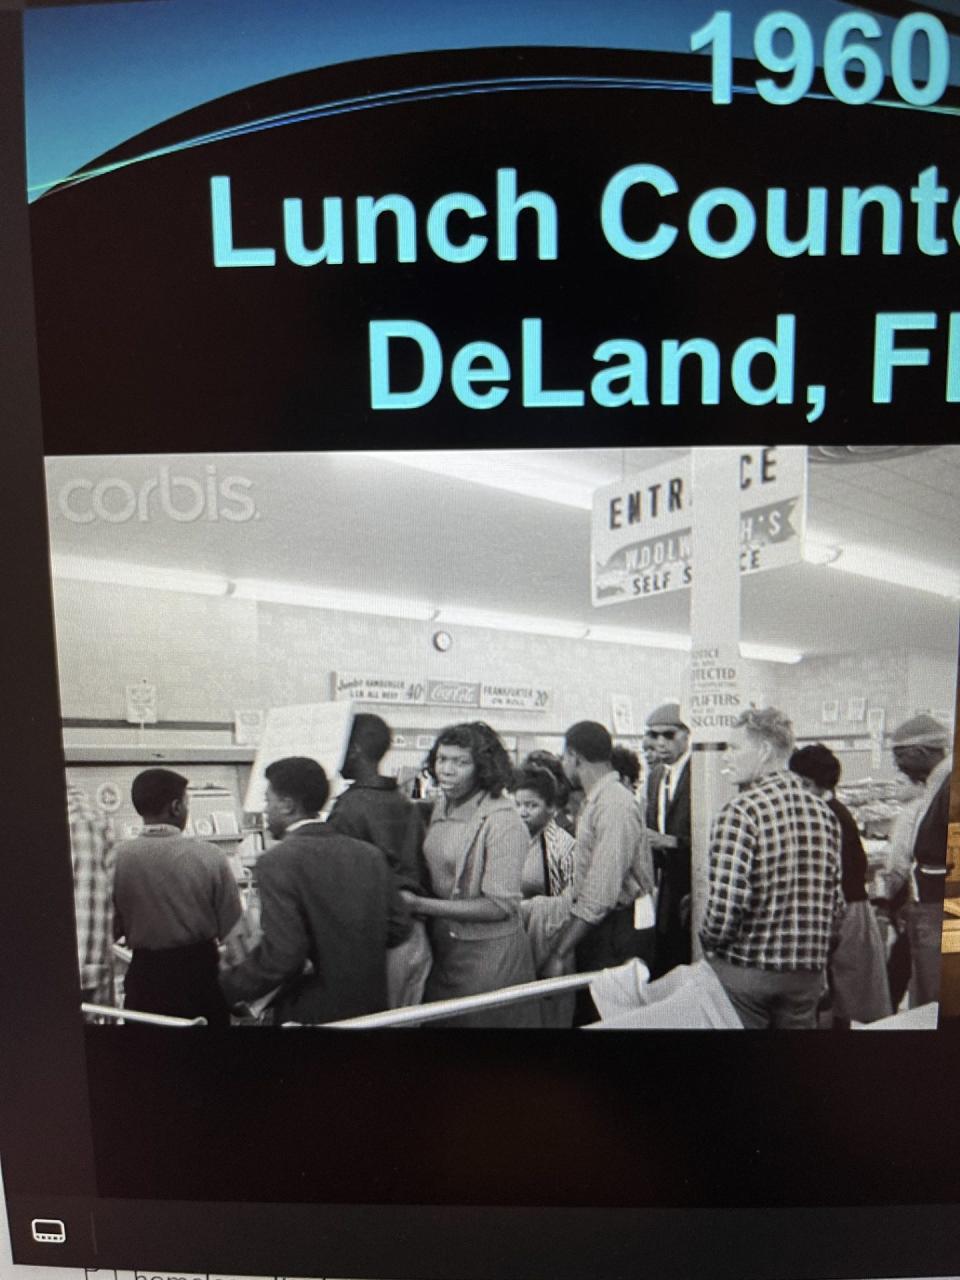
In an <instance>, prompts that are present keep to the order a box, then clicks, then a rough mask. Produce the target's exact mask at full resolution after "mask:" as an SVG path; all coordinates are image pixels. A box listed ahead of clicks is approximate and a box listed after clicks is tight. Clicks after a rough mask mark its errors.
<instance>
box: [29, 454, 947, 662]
mask: <svg viewBox="0 0 960 1280" xmlns="http://www.w3.org/2000/svg"><path fill="white" fill-rule="evenodd" d="M686 452H687V450H685V449H629V450H621V449H592V450H578V451H570V450H566V451H559V450H552V451H551V450H540V451H536V452H534V451H530V450H518V451H515V452H511V453H507V452H502V451H501V452H497V453H479V452H475V453H469V454H467V453H463V454H459V455H457V459H458V460H459V462H460V463H461V466H464V464H465V475H466V476H467V477H469V478H459V477H451V476H450V475H438V474H435V473H433V472H430V471H426V470H422V469H420V468H419V467H414V466H411V465H407V464H404V463H401V462H398V461H396V460H395V458H393V457H391V458H385V457H382V456H371V455H365V454H361V453H355V454H344V453H340V454H320V453H318V454H309V455H306V454H298V455H289V454H287V455H284V454H276V455H242V454H235V455H220V456H216V457H214V456H210V455H189V456H185V457H178V458H172V457H160V456H152V457H147V456H142V455H138V456H127V457H110V458H105V457H101V458H56V459H50V460H48V464H47V472H48V498H49V505H50V512H51V519H50V524H51V549H52V551H53V554H54V556H55V558H56V557H63V556H69V557H84V558H85V559H88V560H89V559H95V560H109V561H123V562H128V563H131V564H135V565H149V566H158V567H168V568H177V569H186V570H190V571H194V572H203V573H214V574H219V575H224V576H225V577H227V578H230V579H248V578H254V579H260V580H268V581H279V582H284V583H291V584H296V585H299V586H305V587H310V588H317V587H323V588H330V589H335V590H340V591H349V592H351V593H357V592H360V593H364V594H366V593H373V594H376V595H378V596H379V595H388V596H391V597H403V598H407V599H412V600H417V601H422V602H425V603H427V604H431V605H433V606H435V607H437V608H439V607H441V606H448V607H450V606H460V607H469V608H473V609H486V610H495V611H505V612H509V613H515V614H526V615H531V614H535V615H544V616H549V617H551V618H562V619H569V620H572V621H577V622H582V623H583V625H584V626H585V627H586V626H589V625H591V623H592V624H594V625H596V624H598V623H601V624H602V625H603V626H604V627H626V628H642V629H644V630H654V631H657V630H660V631H666V632H685V631H686V630H687V629H688V612H689V599H688V594H687V593H685V592H674V593H672V594H670V595H667V596H662V597H658V598H651V599H647V600H637V601H630V602H627V603H624V604H620V605H617V606H613V607H608V608H604V609H602V610H595V609H593V608H592V606H591V603H590V588H589V563H590V559H589V548H590V513H589V510H588V509H587V507H588V504H589V493H590V490H591V489H593V488H595V487H599V486H600V485H603V484H606V483H608V482H609V481H611V480H615V479H618V478H620V477H621V476H622V475H624V474H629V473H631V472H635V471H639V470H643V469H645V468H647V467H651V466H655V465H657V464H658V463H660V462H662V461H664V460H666V459H668V458H672V457H677V456H679V455H681V454H684V453H686ZM428 461H429V459H428ZM161 466H168V467H169V468H170V471H171V474H173V475H178V474H183V475H187V476H192V477H195V478H196V479H198V480H201V481H204V480H205V477H207V476H208V475H211V474H215V476H216V480H217V483H218V484H219V483H222V482H223V481H224V480H225V479H227V478H228V477H230V476H241V477H244V478H245V479H248V480H249V481H250V482H251V486H250V489H249V492H250V494H251V496H252V497H253V498H254V500H255V502H256V506H257V518H256V519H255V520H249V521H247V522H244V523H231V522H230V521H228V520H225V519H219V520H217V521H211V520H209V519H208V518H207V514H206V513H205V514H204V515H203V516H202V517H201V518H199V519H196V520H193V521H191V522H184V523H178V522H176V521H174V520H172V519H170V517H169V516H165V515H163V514H162V513H159V512H157V510H156V509H155V507H151V510H150V516H149V519H147V520H145V521H142V522H141V521H140V520H138V519H137V518H136V517H134V518H131V519H128V520H126V521H124V522H122V523H110V522H107V521H103V520H97V521H93V522H91V523H88V524H78V523H74V522H72V521H70V520H68V519H67V518H66V517H65V516H64V515H63V514H62V512H61V511H60V510H59V506H58V495H59V494H60V493H61V492H62V490H63V486H64V485H65V484H67V483H68V482H70V481H71V480H77V479H80V480H89V481H92V482H94V483H96V482H97V481H101V480H103V479H105V478H108V477H109V478H112V477H116V478H118V479H120V480H122V481H125V482H126V483H127V484H129V485H131V486H132V487H133V488H134V489H135V490H139V488H140V486H141V485H142V484H143V483H144V482H145V481H147V480H149V479H151V478H153V477H156V476H157V475H158V473H159V469H160V467H161ZM208 468H213V473H211V472H210V471H209V470H208ZM504 485H512V486H514V487H516V488H519V489H520V490H522V491H521V492H510V491H507V490H506V489H505V488H503V487H502V486H504ZM494 486H496V487H494ZM531 493H546V494H549V495H550V497H549V498H545V497H542V496H541V497H533V496H530V494H531ZM82 496H83V495H81V498H82ZM108 496H109V495H108ZM958 496H960V447H942V448H937V449H933V450H931V451H929V452H925V453H918V454H913V455H907V456H903V457H896V458H888V459H883V460H876V459H874V460H865V461H862V462H856V463H851V464H847V465H827V464H818V465H811V467H810V470H809V503H808V534H809V535H812V536H813V537H815V538H816V539H817V541H822V542H827V543H831V544H834V545H837V546H844V545H848V544H856V545H860V546H864V547H867V548H870V549H875V550H876V551H877V552H879V553H880V554H881V556H883V557H889V558H890V563H891V564H892V563H894V562H896V563H897V564H901V565H902V563H903V562H908V563H909V562H917V564H918V566H926V567H928V568H939V569H941V570H943V571H945V572H948V573H953V574H955V573H956V571H957V552H956V548H957V546H958V543H960V504H958V501H957V499H958ZM87 500H88V499H87ZM117 500H118V498H117V494H116V493H115V494H114V495H113V501H114V502H116V501H117ZM742 613H743V636H744V639H745V640H748V641H752V642H754V643H768V644H779V645H786V646H789V647H791V648H796V649H800V650H801V651H803V652H805V653H830V652H843V651H850V650H870V649H879V648H890V647H909V648H920V649H929V650H932V651H936V652H941V653H951V654H955V653H956V649H957V624H958V606H957V604H956V603H955V602H954V601H951V600H948V599H944V598H942V597H940V596H937V595H933V594H930V593H928V592H925V591H918V590H912V589H908V588H905V587H901V586H893V585H890V584H889V583H885V582H879V581H874V580H871V579H867V578H863V577H858V576H852V575H850V574H848V573H840V572H837V571H836V570H835V569H832V568H828V567H827V566H823V565H819V566H818V565H812V564H800V565H796V566H793V567H791V568H789V569H783V570H780V571H778V572H773V573H765V574H760V575H755V576H754V577H750V578H747V579H745V580H744V582H743V604H742Z"/></svg>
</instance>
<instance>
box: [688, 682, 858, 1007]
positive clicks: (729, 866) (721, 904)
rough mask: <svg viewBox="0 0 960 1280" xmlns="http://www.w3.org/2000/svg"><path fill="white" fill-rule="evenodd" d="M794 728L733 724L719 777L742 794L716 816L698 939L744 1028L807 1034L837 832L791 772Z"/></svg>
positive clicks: (773, 719)
mask: <svg viewBox="0 0 960 1280" xmlns="http://www.w3.org/2000/svg"><path fill="white" fill-rule="evenodd" d="M793 744H794V736H793V726H792V725H791V723H790V721H789V720H788V719H787V717H786V716H785V715H784V714H783V712H782V711H777V710H775V709H774V708H772V707H769V708H765V709H764V710H762V711H757V710H750V711H745V712H744V713H743V714H742V715H741V716H740V718H739V720H738V721H737V725H736V727H735V728H734V730H733V736H732V739H731V742H730V745H729V747H728V748H727V752H728V756H727V759H728V763H727V765H726V767H725V769H724V772H725V773H726V774H728V775H729V776H730V777H731V778H732V779H733V781H734V782H736V783H738V784H739V786H740V794H739V795H738V796H736V797H735V798H734V799H733V800H730V801H729V802H728V803H727V804H725V805H724V807H723V808H722V809H721V810H720V812H719V813H718V814H717V816H716V818H715V819H714V823H713V830H712V832H711V837H710V890H709V894H708V898H707V909H706V914H705V917H704V921H703V925H702V927H701V930H700V938H701V941H702V942H703V947H704V951H706V952H707V954H708V956H709V959H710V963H711V964H712V965H713V968H714V969H715V970H716V973H717V976H718V977H719V978H720V981H721V982H722V983H723V986H724V989H725V990H726V992H727V995H728V996H729V997H730V1000H731V1002H732V1004H733V1006H734V1008H735V1009H736V1010H737V1013H738V1014H739V1016H740V1020H741V1022H742V1023H743V1025H744V1026H745V1027H746V1028H748V1029H752V1028H766V1027H776V1028H781V1027H782V1028H815V1027H816V1025H817V1023H816V1015H817V1003H818V1001H819V998H820V993H821V991H822V989H823V983H824V974H825V971H826V967H827V959H828V956H829V953H830V949H831V946H832V944H833V941H834V938H835V935H836V932H837V930H838V929H839V926H840V920H841V918H842V916H843V912H844V900H843V893H842V890H841V876H840V825H839V823H838V822H837V820H836V818H835V817H834V816H833V814H832V813H831V812H830V810H829V809H828V808H827V805H826V804H825V803H824V801H823V800H821V799H820V797H819V796H815V795H813V794H812V793H811V792H809V791H808V790H807V789H806V788H805V787H804V785H803V783H802V782H801V780H800V779H799V778H798V777H797V776H796V774H792V773H790V772H789V770H788V768H787V761H788V759H789V757H790V753H791V751H792V750H793Z"/></svg>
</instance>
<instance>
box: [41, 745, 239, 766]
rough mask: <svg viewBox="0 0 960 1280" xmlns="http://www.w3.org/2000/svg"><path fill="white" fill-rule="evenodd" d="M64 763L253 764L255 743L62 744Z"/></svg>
mask: <svg viewBox="0 0 960 1280" xmlns="http://www.w3.org/2000/svg"><path fill="white" fill-rule="evenodd" d="M63 756H64V760H65V761H66V763H67V764H198V763H199V764H252V762H253V760H254V757H255V756H256V748H255V747H236V746H222V747H221V746H206V747H200V746H196V747H192V746H191V747H155V746H145V745H136V746H135V745H132V744H131V745H130V746H122V747H100V746H78V745H70V746H65V747H64V749H63Z"/></svg>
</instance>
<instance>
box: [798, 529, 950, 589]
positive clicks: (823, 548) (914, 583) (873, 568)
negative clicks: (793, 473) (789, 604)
mask: <svg viewBox="0 0 960 1280" xmlns="http://www.w3.org/2000/svg"><path fill="white" fill-rule="evenodd" d="M803 558H804V560H806V561H808V562H809V563H810V564H818V565H826V566H827V567H828V568H830V569H836V570H838V571H839V572H841V573H852V574H854V575H855V576H856V577H859V578H869V579H871V580H872V581H874V582H886V583H889V584H890V585H891V586H894V587H907V588H909V589H910V590H912V591H925V592H927V593H928V594H930V595H935V596H944V597H945V598H946V599H948V600H960V572H957V571H956V570H953V569H948V568H944V567H943V566H942V565H932V564H929V563H928V562H927V561H924V560H916V559H914V558H913V557H912V556H903V555H897V553H896V552H893V551H888V550H886V549H885V548H882V547H866V546H863V545H860V544H857V543H844V544H843V545H842V546H838V545H836V544H832V545H831V544H830V543H827V542H823V541H821V540H819V539H806V540H805V541H804V547H803Z"/></svg>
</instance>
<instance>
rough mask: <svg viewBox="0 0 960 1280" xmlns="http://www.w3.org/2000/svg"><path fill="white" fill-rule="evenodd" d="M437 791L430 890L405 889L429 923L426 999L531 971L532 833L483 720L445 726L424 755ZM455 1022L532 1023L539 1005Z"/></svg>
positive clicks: (428, 843) (506, 982) (488, 986)
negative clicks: (527, 885)
mask: <svg viewBox="0 0 960 1280" xmlns="http://www.w3.org/2000/svg"><path fill="white" fill-rule="evenodd" d="M427 768H428V770H429V772H430V774H431V776H432V777H433V778H435V779H436V782H437V786H438V788H439V791H440V794H439V796H438V798H437V801H436V803H435V805H434V807H433V814H432V817H431V819H430V827H429V830H428V831H427V835H426V839H425V840H424V844H423V854H424V858H425V860H426V864H427V869H428V871H429V873H430V881H431V885H432V888H433V895H434V896H433V897H432V898H426V897H419V896H417V895H416V894H413V893H406V894H404V898H405V901H406V902H407V904H408V906H409V907H410V909H411V910H412V911H413V912H414V913H415V914H416V915H419V916H423V917H425V918H426V919H427V920H428V921H429V924H430V936H431V942H432V945H433V956H434V960H433V969H432V970H431V973H430V977H429V978H428V980H427V987H426V991H425V993H424V1000H444V999H449V998H451V997H455V996H468V995H477V994H478V993H480V992H483V991H495V990H498V989H499V988H501V987H509V986H513V985H515V984H516V983H519V982H530V981H532V980H533V978H534V976H535V975H534V969H533V961H532V958H531V954H530V945H529V943H528V941H527V937H526V934H525V932H524V929H523V925H522V923H521V920H520V891H521V881H522V876H523V864H524V860H525V858H526V854H527V845H528V842H529V837H528V835H527V830H526V827H525V826H524V825H523V821H522V820H521V818H520V815H519V814H518V813H517V809H516V806H515V805H514V803H513V801H512V800H510V799H509V797H508V796H505V795H504V794H503V792H504V788H505V787H506V786H507V785H508V784H509V781H510V777H511V766H510V759H509V757H508V755H507V753H506V751H505V749H504V747H503V744H502V743H501V741H500V739H499V738H498V737H497V735H496V734H495V733H494V731H493V730H492V729H491V728H490V726H489V725H486V724H483V723H481V722H479V721H478V722H475V723H472V724H458V725H453V726H451V727H450V728H448V729H444V730H443V731H442V732H441V733H440V735H439V737H438V738H437V740H436V742H435V743H434V744H433V748H432V750H431V752H430V755H429V757H428V760H427ZM449 1025H450V1026H454V1027H463V1026H469V1027H537V1026H540V1025H541V1019H540V1010H539V1008H538V1006H537V1004H536V1002H526V1003H523V1004H519V1005H508V1006H507V1007H506V1008H504V1009H491V1010H486V1011H481V1012H479V1013H476V1014H470V1015H468V1016H466V1017H459V1018H455V1019H451V1020H450V1023H449Z"/></svg>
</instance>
